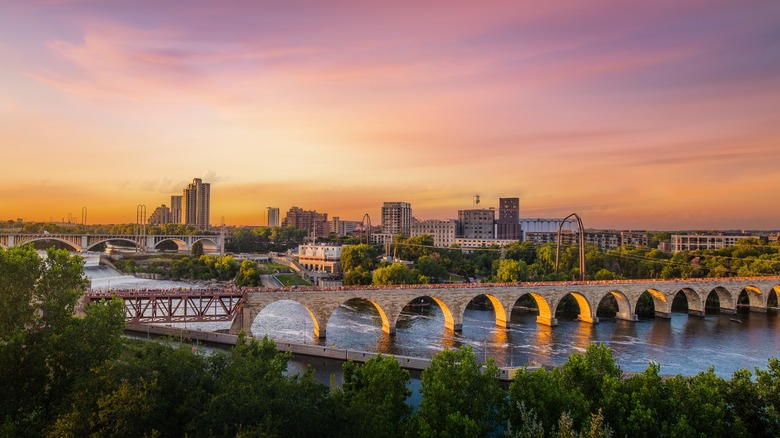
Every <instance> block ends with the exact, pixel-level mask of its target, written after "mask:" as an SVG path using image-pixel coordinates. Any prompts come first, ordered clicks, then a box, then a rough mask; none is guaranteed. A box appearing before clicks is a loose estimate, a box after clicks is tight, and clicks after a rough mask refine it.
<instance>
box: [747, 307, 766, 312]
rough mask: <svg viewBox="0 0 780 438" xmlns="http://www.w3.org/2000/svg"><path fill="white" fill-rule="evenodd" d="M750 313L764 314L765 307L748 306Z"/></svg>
mask: <svg viewBox="0 0 780 438" xmlns="http://www.w3.org/2000/svg"><path fill="white" fill-rule="evenodd" d="M750 311H751V312H757V313H766V307H758V306H750Z"/></svg>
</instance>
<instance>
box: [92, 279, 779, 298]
mask: <svg viewBox="0 0 780 438" xmlns="http://www.w3.org/2000/svg"><path fill="white" fill-rule="evenodd" d="M756 279H762V280H767V279H778V280H779V281H780V277H760V278H757V277H728V278H688V279H675V280H655V279H653V280H585V281H539V282H526V283H521V282H517V283H480V282H466V283H433V284H398V285H389V286H378V285H362V286H280V287H244V286H226V287H214V286H210V287H205V288H198V287H178V288H165V289H149V288H141V289H108V290H106V289H90V290H89V291H87V292H86V294H85V295H86V296H87V297H89V298H96V299H99V298H110V297H112V296H114V295H118V296H122V297H125V296H181V295H225V294H229V295H239V294H247V293H269V292H304V291H320V292H338V291H352V290H354V291H366V290H369V291H374V290H416V289H420V290H430V289H467V288H479V289H488V288H506V287H512V288H536V287H551V286H552V287H554V286H602V285H624V284H625V285H628V284H642V283H644V284H646V283H697V282H720V283H723V282H726V281H728V282H737V281H750V280H756Z"/></svg>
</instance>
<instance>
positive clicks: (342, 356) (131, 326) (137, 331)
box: [125, 322, 533, 382]
mask: <svg viewBox="0 0 780 438" xmlns="http://www.w3.org/2000/svg"><path fill="white" fill-rule="evenodd" d="M125 332H126V333H130V334H133V335H136V336H137V335H147V336H149V337H166V338H173V339H176V338H178V339H180V340H188V341H190V342H197V343H202V344H206V345H213V346H233V345H236V339H238V336H236V335H231V334H228V333H218V332H211V331H206V330H195V329H187V328H179V327H171V326H160V325H151V324H140V323H131V322H128V323H127V324H126V325H125ZM274 342H275V343H276V348H277V349H278V350H279V351H283V352H290V353H292V354H293V355H303V356H310V357H317V358H324V359H332V360H339V361H344V362H346V361H348V360H351V361H353V362H358V363H364V362H367V361H369V360H370V359H373V358H375V357H377V356H379V355H380V353H374V352H370V351H359V350H350V349H344V348H336V347H327V346H322V345H312V344H301V343H295V342H286V341H274ZM384 356H388V355H386V354H385V355H384ZM391 357H393V359H395V360H396V361H397V362H398V363H399V364H400V365H401V368H404V369H407V370H414V371H422V370H424V369H425V368H427V367H428V366H430V364H431V360H430V359H426V358H422V357H410V356H391ZM520 369H521V368H519V367H500V368H499V377H498V378H499V380H501V381H502V382H511V381H512V380H514V378H515V375H516V374H517V371H518V370H520ZM529 369H533V368H529Z"/></svg>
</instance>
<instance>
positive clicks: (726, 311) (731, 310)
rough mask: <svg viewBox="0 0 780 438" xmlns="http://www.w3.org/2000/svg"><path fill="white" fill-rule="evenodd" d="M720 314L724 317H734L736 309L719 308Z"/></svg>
mask: <svg viewBox="0 0 780 438" xmlns="http://www.w3.org/2000/svg"><path fill="white" fill-rule="evenodd" d="M720 313H723V314H726V315H734V314H735V313H737V309H731V308H728V307H721V308H720Z"/></svg>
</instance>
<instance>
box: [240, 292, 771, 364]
mask: <svg viewBox="0 0 780 438" xmlns="http://www.w3.org/2000/svg"><path fill="white" fill-rule="evenodd" d="M731 318H732V316H731V315H707V316H706V317H697V316H689V315H688V314H687V313H672V317H671V319H663V318H657V319H650V320H640V321H636V322H630V321H622V320H611V319H606V320H604V319H602V322H601V323H599V324H587V323H583V322H579V321H565V320H563V321H560V323H559V325H558V326H556V327H548V326H544V325H540V324H537V323H536V315H534V314H532V313H527V312H522V311H515V312H513V314H512V317H511V323H510V324H509V327H508V328H506V329H505V328H501V327H497V326H496V325H495V316H494V313H493V311H492V310H481V309H476V308H467V309H466V312H465V315H464V318H463V331H462V332H460V333H457V332H453V331H451V330H445V328H444V316H443V314H442V312H441V310H440V309H439V307H438V306H436V305H431V306H430V307H428V308H423V309H409V308H407V309H406V310H405V311H404V312H403V313H402V315H401V318H400V319H399V321H398V324H397V328H396V335H395V336H390V335H388V334H386V333H384V332H382V325H381V320H380V317H379V314H378V313H377V312H376V310H374V308H373V306H372V305H370V304H369V303H365V302H361V301H350V302H348V303H346V304H344V305H342V306H341V307H339V308H338V309H337V310H336V312H334V314H333V315H332V316H331V318H330V320H329V321H328V323H327V330H326V337H327V338H326V339H325V340H320V339H315V338H314V327H313V324H312V322H311V319H310V317H309V314H308V312H307V311H306V310H305V309H304V308H303V306H301V305H300V304H298V303H295V302H293V301H280V302H277V303H274V304H272V305H271V306H268V307H267V308H265V309H264V310H263V311H262V312H261V313H260V315H259V316H258V317H257V318H256V319H255V321H254V323H253V324H252V333H253V334H254V335H255V336H258V337H259V336H264V335H268V336H269V337H270V338H272V339H278V340H285V341H292V342H306V343H318V344H322V345H335V346H336V347H340V348H347V349H355V350H366V351H377V352H382V353H387V354H397V355H407V356H419V357H432V356H433V355H435V354H436V353H437V352H439V351H442V350H443V349H445V348H458V347H461V346H464V345H470V346H471V347H472V349H473V350H474V351H475V353H476V354H477V357H478V358H480V359H485V358H488V357H490V358H493V360H495V361H496V363H497V364H498V365H499V366H520V365H524V364H528V363H530V362H535V363H539V364H543V365H560V364H561V363H563V362H565V361H566V359H567V358H568V356H569V354H571V353H573V352H577V351H580V352H581V351H584V350H585V349H586V348H587V347H588V345H590V344H591V343H599V342H601V343H604V344H607V345H608V346H609V347H611V348H612V350H613V354H614V356H615V359H616V361H617V363H618V364H619V365H620V367H621V368H622V369H623V370H624V371H634V372H638V371H643V370H645V369H646V368H647V365H648V363H649V362H651V361H653V362H658V363H659V364H660V365H661V373H663V374H683V375H693V374H696V373H698V372H699V371H704V370H706V369H708V368H709V367H711V366H712V367H714V369H715V372H716V373H717V374H718V375H720V376H722V377H730V376H731V374H732V373H733V372H734V371H735V370H737V369H740V368H749V369H751V370H752V369H753V368H754V367H760V368H766V365H767V359H768V358H770V357H779V356H780V332H779V331H778V330H779V329H780V327H778V318H777V315H776V313H774V312H770V313H768V314H761V313H750V314H744V315H739V319H741V320H742V321H743V322H742V323H736V322H733V321H732V320H731Z"/></svg>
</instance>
